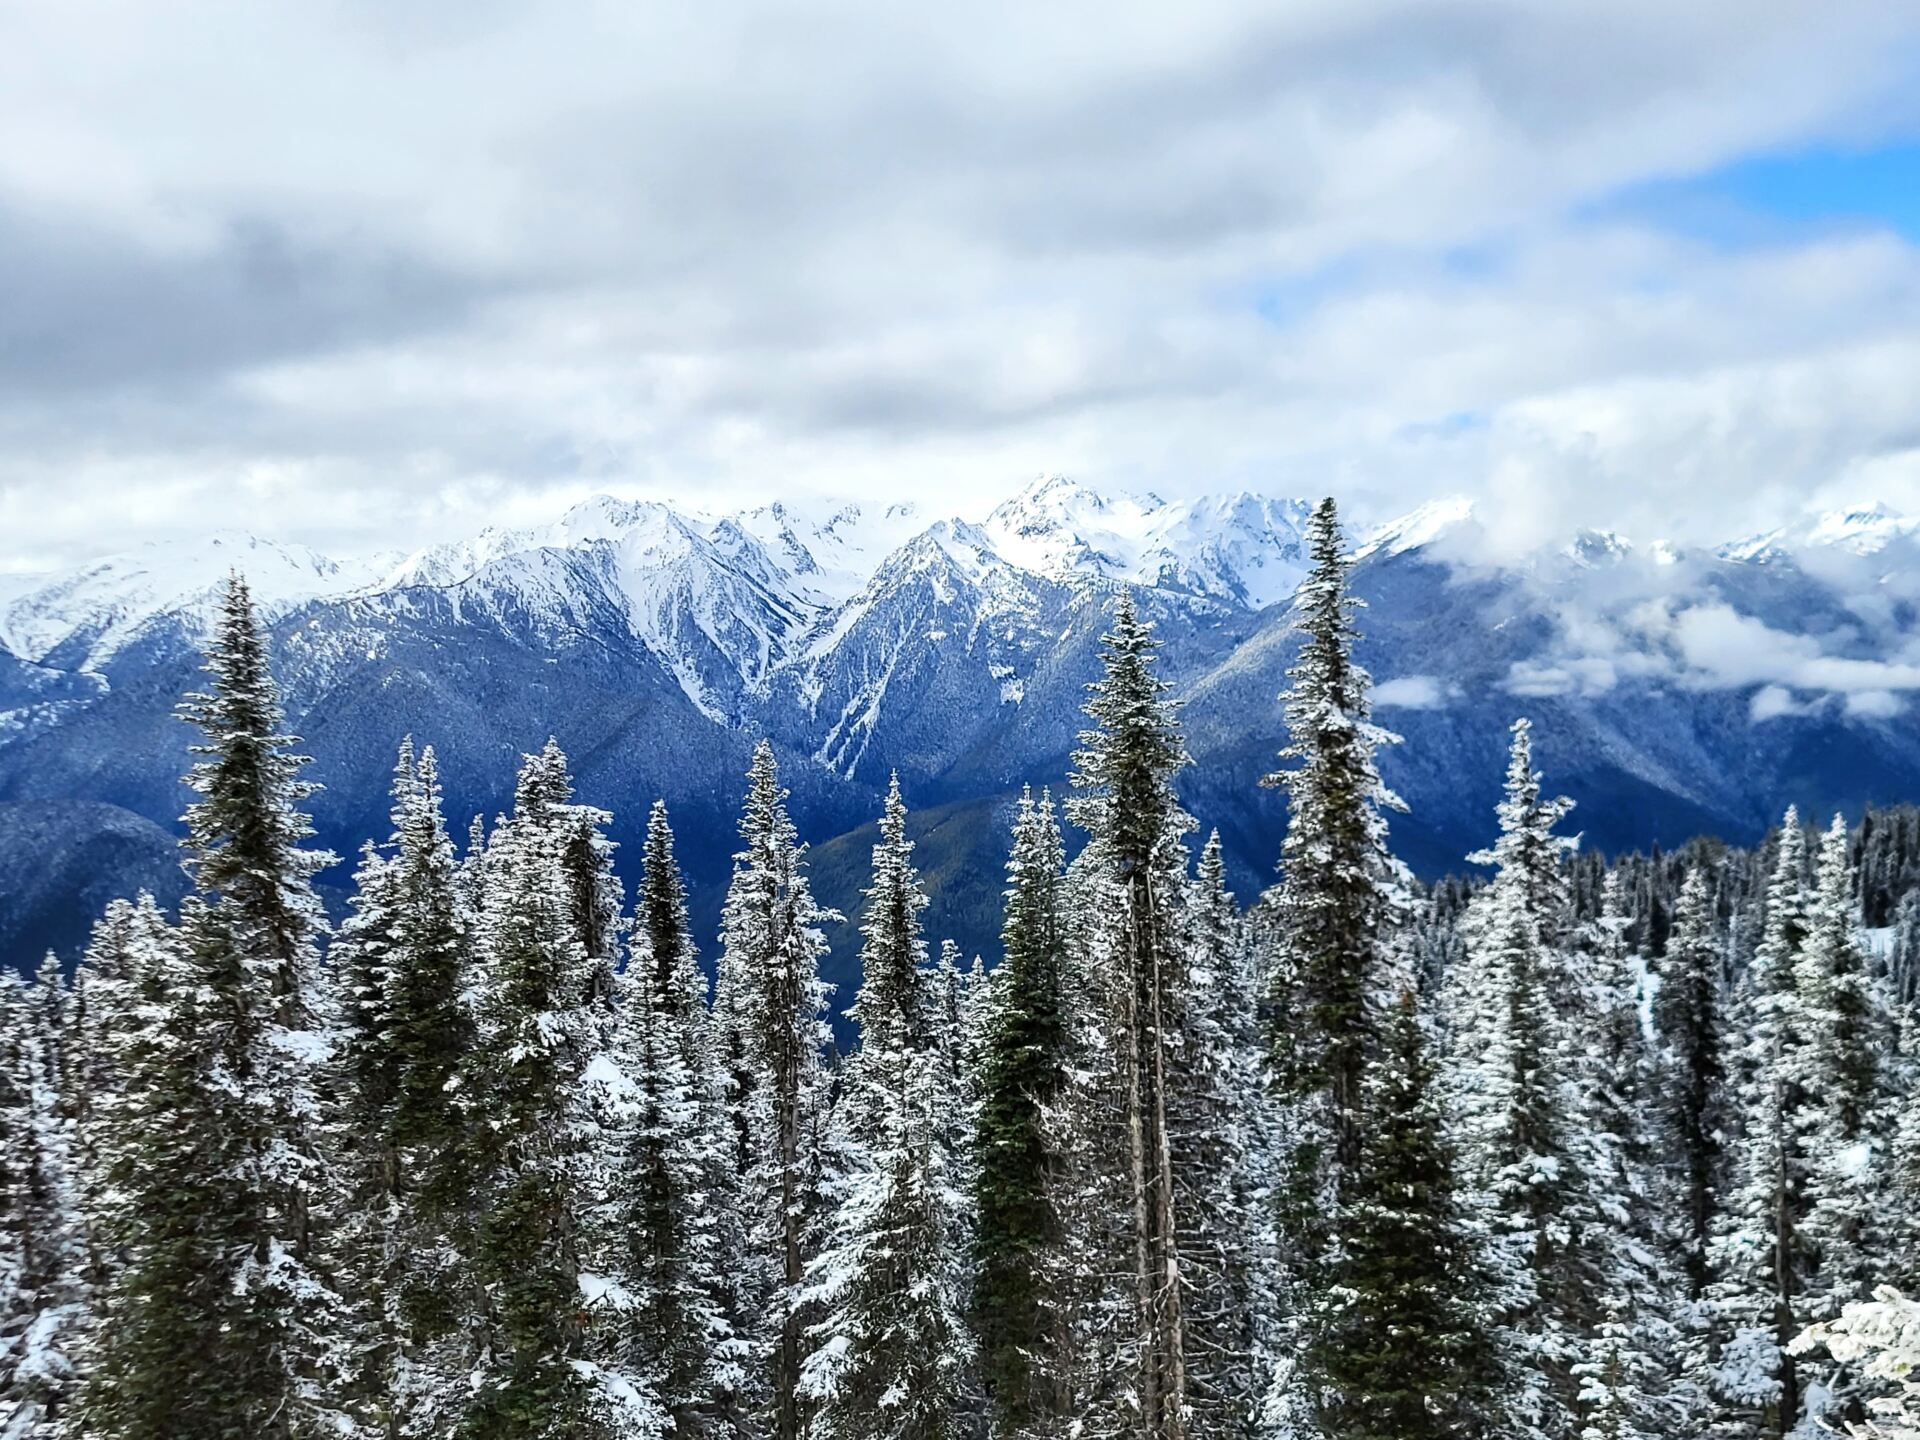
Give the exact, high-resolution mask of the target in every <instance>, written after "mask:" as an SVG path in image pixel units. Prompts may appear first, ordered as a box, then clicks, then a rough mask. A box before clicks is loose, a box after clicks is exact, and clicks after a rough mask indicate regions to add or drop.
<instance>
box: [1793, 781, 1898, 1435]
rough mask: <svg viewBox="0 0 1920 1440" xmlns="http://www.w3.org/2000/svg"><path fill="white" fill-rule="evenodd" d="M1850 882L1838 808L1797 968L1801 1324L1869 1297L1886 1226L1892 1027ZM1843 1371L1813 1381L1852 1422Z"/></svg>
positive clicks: (1855, 1414) (1884, 1255)
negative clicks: (1801, 1032)
mask: <svg viewBox="0 0 1920 1440" xmlns="http://www.w3.org/2000/svg"><path fill="white" fill-rule="evenodd" d="M1853 878H1854V877H1853V863H1852V856H1851V847H1850V837H1849V835H1848V831H1847V826H1846V822H1845V820H1844V819H1842V817H1840V816H1838V815H1836V816H1834V819H1833V824H1832V826H1831V828H1830V829H1829V830H1828V831H1827V834H1826V838H1825V839H1824V840H1823V841H1822V843H1821V846H1820V853H1819V859H1818V863H1817V864H1816V866H1815V876H1814V893H1813V898H1812V905H1811V909H1810V912H1809V914H1808V923H1807V935H1806V942H1805V944H1804V946H1803V947H1802V949H1801V952H1800V955H1799V958H1798V960H1797V962H1796V965H1795V973H1794V983H1795V986H1796V988H1797V990H1798V993H1799V995H1800V996H1801V997H1802V1001H1803V1006H1802V1014H1803V1016H1804V1019H1805V1023H1806V1046H1805V1050H1804V1052H1803V1059H1804V1062H1805V1064H1804V1071H1803V1078H1804V1084H1805V1098H1804V1108H1803V1110H1802V1112H1801V1114H1800V1115H1799V1116H1798V1117H1797V1120H1796V1129H1797V1130H1798V1132H1799V1134H1800V1137H1801V1144H1802V1145H1803V1146H1804V1149H1805V1154H1806V1214H1805V1217H1804V1219H1803V1220H1802V1221H1801V1224H1800V1227H1799V1234H1800V1235H1801V1236H1802V1237H1803V1238H1804V1240H1805V1242H1806V1245H1807V1248H1808V1250H1809V1251H1810V1253H1811V1254H1812V1256H1813V1260H1814V1264H1815V1267H1816V1269H1815V1274H1814V1276H1813V1281H1812V1283H1811V1284H1810V1285H1809V1286H1808V1287H1807V1293H1806V1295H1805V1301H1804V1303H1803V1305H1802V1306H1801V1307H1799V1312H1798V1318H1799V1319H1801V1320H1803V1321H1813V1322H1819V1321H1823V1320H1830V1319H1832V1318H1834V1317H1835V1316H1837V1315H1838V1314H1839V1313H1840V1312H1841V1310H1842V1309H1843V1308H1844V1307H1845V1306H1847V1305H1850V1304H1852V1303H1854V1302H1856V1301H1862V1300H1865V1299H1867V1297H1868V1296H1869V1295H1870V1294H1871V1293H1872V1291H1873V1288H1874V1285H1875V1283H1876V1281H1877V1280H1878V1278H1879V1277H1880V1276H1881V1275H1883V1274H1884V1273H1885V1272H1886V1269H1887V1266H1888V1262H1889V1258H1890V1257H1889V1241H1890V1239H1891V1237H1892V1235H1893V1233H1894V1230H1893V1227H1892V1226H1891V1225H1890V1223H1889V1222H1890V1221H1891V1220H1892V1219H1893V1218H1894V1217H1893V1215H1892V1214H1891V1213H1890V1211H1889V1206H1888V1201H1889V1198H1890V1197H1889V1196H1888V1194H1887V1191H1886V1187H1885V1184H1884V1180H1885V1158H1886V1155H1887V1152H1888V1149H1889V1146H1890V1141H1891V1138H1892V1135H1891V1132H1892V1130H1893V1122H1892V1117H1891V1115H1890V1114H1889V1101H1890V1100H1891V1098H1892V1096H1891V1094H1890V1093H1889V1088H1888V1081H1889V1078H1890V1075H1889V1070H1888V1062H1889V1060H1890V1059H1891V1058H1892V1057H1891V1053H1890V1052H1891V1050H1892V1044H1891V1042H1892V1037H1893V1026H1892V1023H1891V1020H1890V1017H1889V1015H1888V1013H1887V1009H1888V1007H1887V1004H1886V999H1885V996H1884V994H1883V992H1882V990H1881V988H1880V985H1879V982H1878V981H1877V980H1876V979H1875V978H1874V977H1873V976H1872V975H1871V974H1870V973H1869V971H1868V969H1867V964H1866V957H1865V956H1864V955H1862V954H1861V951H1860V946H1859V943H1858V940H1857V939H1856V935H1855V930H1856V925H1857V916H1858V903H1857V901H1856V898H1855V894H1854V884H1853ZM1848 1378H1849V1377H1848V1376H1847V1375H1846V1373H1845V1372H1842V1374H1841V1375H1838V1376H1833V1375H1827V1376H1822V1377H1821V1383H1820V1391H1821V1395H1820V1401H1821V1407H1822V1413H1823V1414H1827V1415H1829V1416H1834V1417H1845V1418H1850V1419H1856V1420H1857V1419H1859V1418H1860V1417H1861V1416H1862V1415H1863V1414H1864V1413H1865V1410H1864V1401H1865V1397H1864V1396H1862V1395H1861V1394H1859V1393H1858V1392H1857V1391H1856V1390H1855V1389H1853V1388H1852V1387H1851V1386H1850V1385H1849V1383H1848Z"/></svg>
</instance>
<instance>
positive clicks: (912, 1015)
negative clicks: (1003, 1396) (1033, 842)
mask: <svg viewBox="0 0 1920 1440" xmlns="http://www.w3.org/2000/svg"><path fill="white" fill-rule="evenodd" d="M906 827H907V809H906V803H905V801H904V800H903V799H902V797H901V794H900V782H899V778H898V777H897V776H896V777H895V778H894V780H893V782H892V784H891V785H890V787H889V788H888V791H887V799H886V809H885V812H884V813H883V815H882V817H881V821H880V840H879V843H878V844H877V845H875V846H874V849H873V882H872V884H871V885H870V886H869V887H868V889H867V892H866V901H867V904H866V915H865V918H864V921H863V923H862V925H861V934H862V936H863V937H864V941H865V943H864V944H863V945H862V947H861V951H860V959H861V967H862V973H863V975H864V977H865V978H864V980H863V981H862V984H861V987H860V993H859V995H858V997H857V998H856V999H855V1001H854V1003H853V1006H852V1008H851V1011H850V1013H851V1014H852V1016H853V1018H854V1019H855V1020H857V1021H858V1022H859V1025H860V1047H859V1049H858V1050H856V1051H855V1052H854V1053H853V1055H852V1056H851V1057H849V1059H848V1060H847V1063H846V1066H845V1069H844V1072H843V1080H842V1087H841V1095H840V1101H839V1104H838V1106H837V1108H836V1110H835V1114H834V1143H835V1150H836V1152H837V1154H838V1155H839V1156H840V1157H841V1159H842V1163H843V1166H844V1168H843V1169H842V1170H841V1171H840V1173H837V1174H835V1175H834V1177H833V1180H832V1184H831V1186H830V1187H829V1193H830V1196H831V1198H832V1201H833V1209H832V1213H831V1215H830V1217H829V1220H828V1224H827V1227H826V1243H825V1245H824V1247H823V1249H822V1250H821V1252H820V1254H819V1255H818V1257H817V1258H816V1259H815V1261H814V1262H813V1264H812V1266H811V1267H810V1278H811V1282H812V1283H811V1289H810V1292H809V1296H808V1298H809V1300H810V1302H811V1303H812V1305H814V1306H815V1307H817V1309H818V1311H819V1315H820V1318H819V1319H818V1320H817V1321H816V1322H815V1323H814V1325H813V1326H812V1327H811V1331H810V1334H811V1337H812V1339H813V1341H814V1348H813V1351H812V1353H811V1354H810V1356H809V1358H808V1360H807V1364H806V1368H805V1371H804V1372H803V1375H802V1388H803V1390H804V1392H805V1394H806V1396H807V1398H808V1399H809V1401H810V1402H811V1403H812V1405H813V1406H814V1411H813V1429H814V1433H815V1434H816V1435H817V1436H819V1437H820V1440H944V1437H947V1436H950V1435H956V1434H959V1433H961V1432H962V1419H961V1416H960V1414H959V1408H960V1400H961V1397H962V1394H963V1391H964V1388H965V1384H966V1381H967V1375H968V1369H969V1366H970V1362H971V1359H972V1337H971V1335H970V1333H969V1332H968V1330H967V1326H966V1322H965V1310H966V1304H967V1295H966V1273H965V1271H966V1267H965V1263H964V1262H965V1255H966V1246H965V1235H964V1230H963V1227H962V1224H961V1212H962V1208H963V1205H964V1196H963V1193H962V1192H961V1191H960V1189H959V1188H958V1187H957V1185H956V1183H955V1181H956V1179H957V1178H958V1177H957V1174H956V1171H957V1170H958V1168H959V1165H958V1154H957V1145H956V1141H957V1139H958V1125H957V1123H956V1122H957V1121H958V1120H959V1118H960V1115H959V1099H960V1097H959V1093H958V1087H957V1085H956V1083H955V1080H956V1077H955V1074H954V1072H953V1070H952V1068H951V1066H950V1064H949V1063H948V1061H947V1059H946V1057H945V1056H944V1055H943V1054H942V1044H943V1041H942V1038H941V1035H940V1030H939V1027H941V1026H943V1025H947V1024H951V1023H952V1021H951V1017H950V1015H949V1003H948V997H947V995H945V994H940V993H936V992H935V991H934V988H933V984H932V983H931V982H933V981H935V980H936V979H938V978H939V977H938V976H937V974H936V973H930V972H929V971H928V970H927V968H926V946H925V944H924V942H923V941H922V939H921V932H920V912H921V911H922V910H923V909H924V908H925V907H926V904H927V899H926V895H925V892H924V891H923V890H922V889H921V886H920V878H919V875H918V874H917V872H916V871H915V869H914V867H913V842H912V841H910V840H909V839H908V838H907V828H906ZM943 988H944V986H943Z"/></svg>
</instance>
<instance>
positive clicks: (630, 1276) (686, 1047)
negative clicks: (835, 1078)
mask: <svg viewBox="0 0 1920 1440" xmlns="http://www.w3.org/2000/svg"><path fill="white" fill-rule="evenodd" d="M643 858H644V865H645V869H644V872H643V879H642V881H641V887H640V895H639V900H638V904H637V907H636V913H635V917H634V918H635V924H634V927H633V933H634V947H633V953H632V956H631V957H630V959H629V961H628V964H627V970H626V975H625V980H624V985H623V992H624V1003H623V1004H622V1006H621V1016H620V1027H619V1038H618V1041H617V1045H616V1050H615V1058H616V1060H617V1062H618V1064H619V1067H620V1070H621V1072H622V1074H623V1076H624V1077H625V1085H626V1090H625V1096H624V1105H623V1114H622V1116H621V1123H620V1124H619V1125H618V1126H617V1127H616V1128H615V1129H614V1131H613V1133H612V1135H611V1136H610V1139H611V1142H612V1146H613V1152H612V1153H613V1160H612V1164H611V1166H610V1169H611V1172H612V1179H611V1184H612V1192H613V1193H612V1206H611V1212H612V1213H611V1220H612V1224H613V1229H614V1235H615V1242H614V1246H613V1254H612V1265H613V1268H614V1270H615V1272H616V1273H617V1274H619V1276H620V1277H621V1280H622V1284H623V1286H624V1288H625V1290H626V1292H627V1294H626V1300H625V1304H624V1308H623V1310H622V1313H621V1314H620V1316H619V1332H620V1333H619V1339H618V1344H617V1353H618V1355H619V1357H620V1360H621V1363H622V1364H623V1366H624V1367H625V1368H627V1369H629V1370H631V1371H633V1372H634V1373H636V1374H638V1375H641V1376H643V1377H645V1378H646V1379H647V1381H648V1384H649V1388H650V1389H651V1390H652V1391H653V1393H654V1394H655V1395H657V1396H658V1397H659V1399H660V1401H661V1403H662V1404H663V1405H664V1406H665V1407H666V1410H667V1413H668V1414H669V1415H670V1416H671V1418H672V1420H673V1427H674V1433H675V1434H676V1435H681V1436H696V1437H698V1436H708V1435H720V1434H725V1433H728V1430H729V1427H730V1426H731V1425H732V1424H734V1423H735V1421H736V1418H737V1417H736V1416H735V1414H734V1411H735V1397H736V1395H737V1392H738V1391H739V1389H740V1386H741V1383H742V1376H741V1374H740V1361H741V1359H742V1356H741V1355H740V1353H739V1351H740V1349H741V1346H740V1343H739V1341H738V1339H737V1337H736V1334H735V1329H736V1322H735V1316H734V1314H733V1307H732V1303H731V1295H730V1292H729V1289H728V1285H727V1280H726V1273H725V1272H726V1266H727V1264H728V1263H729V1261H730V1259H731V1258H732V1255H733V1253H734V1252H733V1250H732V1249H731V1248H730V1247H732V1246H734V1245H735V1244H737V1241H738V1236H737V1233H736V1232H735V1228H734V1223H733V1221H734V1217H733V1215H732V1206H733V1197H732V1194H731V1186H730V1183H729V1179H730V1176H729V1167H730V1161H731V1155H730V1154H729V1146H728V1143H727V1142H728V1133H727V1129H726V1116H725V1114H724V1111H723V1109H722V1103H723V1098H724V1097H723V1095H722V1092H721V1089H720V1080H719V1076H718V1074H717V1073H716V1070H715V1066H714V1051H713V1042H712V1036H711V1034H710V1033H709V1027H708V1017H707V1005H706V981H705V979H704V977H702V975H701V973H700V966H699V958H698V954H697V952H696V950H695V948H694V943H693V936H692V934H691V933H690V932H689V927H688V923H687V900H686V887H685V884H684V882H683V881H682V880H681V877H680V869H679V865H678V864H677V862H676V861H675V859H674V848H673V831H672V828H671V827H670V825H669V823H668V818H667V809H666V806H665V805H664V804H662V803H661V802H659V801H656V802H654V806H653V810H652V812H651V813H650V814H649V815H648V817H647V838H646V848H645V851H644V857H643Z"/></svg>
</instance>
